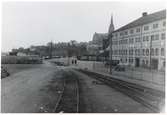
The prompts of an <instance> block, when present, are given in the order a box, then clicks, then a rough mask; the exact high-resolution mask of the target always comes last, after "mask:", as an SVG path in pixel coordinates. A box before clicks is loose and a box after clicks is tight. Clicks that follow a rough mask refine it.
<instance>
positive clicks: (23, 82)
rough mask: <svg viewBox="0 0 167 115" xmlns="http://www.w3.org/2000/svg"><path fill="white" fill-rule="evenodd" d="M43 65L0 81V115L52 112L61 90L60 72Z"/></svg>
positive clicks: (53, 67) (55, 68)
mask: <svg viewBox="0 0 167 115" xmlns="http://www.w3.org/2000/svg"><path fill="white" fill-rule="evenodd" d="M58 70H60V69H58V68H57V67H55V66H53V65H52V64H49V63H47V62H46V63H45V64H44V65H41V66H40V67H39V68H34V69H29V70H26V71H21V72H18V73H15V74H13V75H11V77H7V78H4V79H2V80H1V112H2V113H34V112H52V109H53V108H54V105H55V103H56V100H57V97H58V96H59V91H60V90H61V81H60V79H59V78H61V77H62V76H61V74H60V73H61V70H60V72H58Z"/></svg>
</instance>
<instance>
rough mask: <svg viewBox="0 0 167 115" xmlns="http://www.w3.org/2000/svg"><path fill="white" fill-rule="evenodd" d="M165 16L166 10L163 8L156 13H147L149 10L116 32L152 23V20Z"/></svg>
mask: <svg viewBox="0 0 167 115" xmlns="http://www.w3.org/2000/svg"><path fill="white" fill-rule="evenodd" d="M165 18H166V10H161V11H159V12H155V13H152V14H147V12H144V13H143V14H142V17H140V18H138V19H137V20H135V21H133V22H131V23H129V24H127V25H125V26H123V27H121V28H119V29H117V30H115V31H114V32H117V31H122V30H125V29H129V28H133V27H136V26H139V25H144V24H147V23H151V22H154V21H157V20H161V19H165Z"/></svg>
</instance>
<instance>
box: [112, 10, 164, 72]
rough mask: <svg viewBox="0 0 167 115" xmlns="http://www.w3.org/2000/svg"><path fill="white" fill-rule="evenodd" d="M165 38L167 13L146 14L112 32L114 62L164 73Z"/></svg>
mask: <svg viewBox="0 0 167 115" xmlns="http://www.w3.org/2000/svg"><path fill="white" fill-rule="evenodd" d="M165 39H166V10H162V11H159V12H155V13H153V14H147V13H146V12H144V13H143V14H142V16H141V17H140V18H138V19H136V20H135V21H133V22H131V23H129V24H127V25H125V26H123V27H121V28H119V29H117V30H115V31H114V32H112V60H118V61H119V62H120V63H122V64H124V65H130V66H134V67H145V68H151V69H157V70H163V69H164V68H165V51H166V50H165ZM110 45H111V44H110Z"/></svg>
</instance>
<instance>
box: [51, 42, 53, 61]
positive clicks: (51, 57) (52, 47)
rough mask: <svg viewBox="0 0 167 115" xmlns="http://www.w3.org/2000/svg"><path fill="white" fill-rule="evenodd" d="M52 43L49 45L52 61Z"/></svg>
mask: <svg viewBox="0 0 167 115" xmlns="http://www.w3.org/2000/svg"><path fill="white" fill-rule="evenodd" d="M52 51H53V43H52V41H51V43H50V59H52Z"/></svg>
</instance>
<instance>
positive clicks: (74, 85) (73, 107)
mask: <svg viewBox="0 0 167 115" xmlns="http://www.w3.org/2000/svg"><path fill="white" fill-rule="evenodd" d="M53 112H56V113H61V112H62V113H78V112H79V87H78V79H77V78H76V77H75V76H66V77H65V78H64V86H63V90H62V93H61V94H60V96H59V99H58V101H57V103H56V106H55V108H54V110H53Z"/></svg>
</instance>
